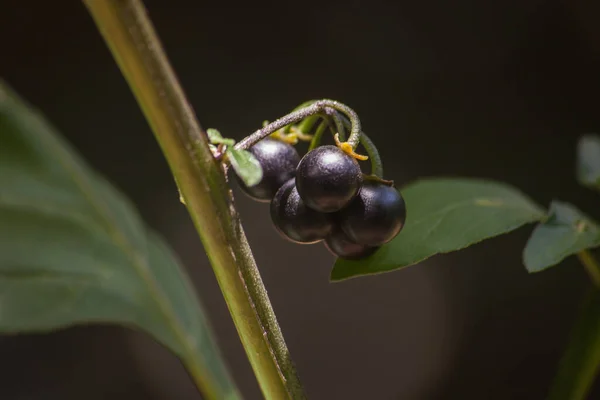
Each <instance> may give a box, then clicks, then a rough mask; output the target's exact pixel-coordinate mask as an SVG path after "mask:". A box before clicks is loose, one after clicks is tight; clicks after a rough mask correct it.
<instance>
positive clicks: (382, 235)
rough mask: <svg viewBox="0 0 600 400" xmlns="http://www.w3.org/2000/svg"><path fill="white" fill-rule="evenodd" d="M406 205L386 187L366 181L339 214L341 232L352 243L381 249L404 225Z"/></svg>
mask: <svg viewBox="0 0 600 400" xmlns="http://www.w3.org/2000/svg"><path fill="white" fill-rule="evenodd" d="M405 220H406V205H405V203H404V199H403V198H402V196H401V195H400V193H399V192H398V191H397V190H396V189H395V188H394V187H390V186H388V185H386V184H383V183H380V182H377V181H373V180H367V181H365V182H364V183H363V185H362V187H361V188H360V191H359V192H358V195H357V196H356V197H355V198H354V199H353V200H352V201H351V202H350V204H349V205H348V207H346V208H344V209H343V210H342V211H341V212H340V214H339V221H340V225H341V227H342V229H343V230H344V232H345V233H346V235H348V238H349V239H350V240H352V241H353V242H355V243H360V244H363V245H367V246H381V245H383V244H384V243H387V242H389V241H390V240H392V239H393V238H394V237H396V235H397V234H398V233H400V231H401V230H402V228H403V226H404V222H405Z"/></svg>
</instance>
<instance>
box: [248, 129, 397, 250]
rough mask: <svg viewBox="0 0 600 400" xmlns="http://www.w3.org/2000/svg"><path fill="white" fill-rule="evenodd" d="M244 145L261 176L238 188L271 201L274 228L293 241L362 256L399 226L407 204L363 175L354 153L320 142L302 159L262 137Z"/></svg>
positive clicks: (389, 237) (385, 186)
mask: <svg viewBox="0 0 600 400" xmlns="http://www.w3.org/2000/svg"><path fill="white" fill-rule="evenodd" d="M249 151H250V152H251V153H252V154H253V155H254V156H255V157H256V159H257V160H258V161H259V162H260V164H261V166H262V169H263V178H262V180H261V181H260V182H259V183H258V184H257V185H254V186H251V187H248V186H246V185H245V184H244V183H243V182H242V181H241V180H240V179H239V178H238V179H237V180H238V183H239V184H240V187H241V188H242V190H243V191H244V192H245V193H246V194H248V195H249V196H250V197H252V198H253V199H255V200H258V201H262V202H269V201H270V202H271V219H272V221H273V224H274V225H275V227H276V229H277V231H279V233H281V234H282V235H283V236H284V237H285V238H287V239H288V240H290V241H292V242H295V243H303V244H310V243H316V242H319V241H321V240H324V241H325V246H326V247H327V248H328V249H329V251H331V252H332V253H333V254H334V255H336V256H338V257H341V258H346V259H359V258H363V257H366V256H368V255H370V254H372V253H373V252H375V250H377V248H378V247H379V246H381V245H383V244H384V243H387V242H389V241H390V240H392V239H393V238H394V237H395V236H396V235H397V234H398V233H399V232H400V230H401V229H402V227H403V226H404V221H405V218H406V207H405V204H404V199H403V198H402V196H401V195H400V193H399V192H398V191H397V190H396V189H395V188H394V187H393V186H390V185H389V184H387V183H385V182H383V181H381V180H377V179H371V178H370V177H366V178H365V177H364V176H363V174H362V171H361V169H360V166H359V165H358V162H357V161H356V159H355V158H353V157H351V156H350V155H348V154H346V153H345V152H344V151H342V150H341V149H340V148H338V147H337V146H331V145H326V146H320V147H317V148H315V149H314V150H312V151H309V152H308V153H307V154H306V155H305V156H304V157H303V158H302V159H300V156H299V155H298V152H297V151H296V149H295V148H294V147H293V146H291V145H289V144H287V143H285V142H282V141H280V140H275V139H272V138H266V139H263V140H262V141H260V142H258V143H257V144H255V145H254V146H253V147H251V148H250V149H249Z"/></svg>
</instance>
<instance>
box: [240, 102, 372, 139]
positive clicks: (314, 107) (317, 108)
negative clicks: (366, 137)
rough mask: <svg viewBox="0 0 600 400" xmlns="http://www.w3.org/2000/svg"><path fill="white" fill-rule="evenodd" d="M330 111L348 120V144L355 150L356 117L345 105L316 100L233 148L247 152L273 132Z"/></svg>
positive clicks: (359, 129)
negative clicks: (340, 114)
mask: <svg viewBox="0 0 600 400" xmlns="http://www.w3.org/2000/svg"><path fill="white" fill-rule="evenodd" d="M331 109H333V110H337V111H340V112H341V113H343V114H345V115H346V116H347V117H348V119H349V120H350V122H351V125H352V127H351V132H350V137H349V138H348V143H350V145H351V146H352V148H353V149H355V148H356V147H357V146H358V143H359V141H360V131H361V127H360V119H359V118H358V115H357V114H356V113H355V112H354V110H352V109H351V108H350V107H348V106H347V105H345V104H342V103H340V102H338V101H335V100H328V99H324V100H317V101H315V102H314V103H312V104H310V105H309V106H307V107H304V108H300V109H298V110H295V111H292V112H291V113H289V114H287V115H285V116H283V117H281V118H279V119H277V120H275V121H273V122H271V123H270V124H267V125H266V126H263V127H262V128H261V129H259V130H257V131H256V132H254V133H252V134H251V135H249V136H247V137H245V138H244V139H242V140H240V141H239V142H238V143H237V144H236V145H235V148H236V149H244V150H247V149H249V148H250V147H252V146H254V145H255V144H256V143H258V142H259V141H261V140H262V139H264V138H265V137H267V136H269V135H271V134H272V133H274V132H275V131H277V130H279V129H281V128H284V127H286V126H288V125H290V124H294V123H296V122H299V121H302V120H303V119H304V118H307V117H310V116H311V115H315V114H319V113H321V112H325V113H327V114H328V115H330V114H331V113H332V111H331ZM340 126H341V125H340Z"/></svg>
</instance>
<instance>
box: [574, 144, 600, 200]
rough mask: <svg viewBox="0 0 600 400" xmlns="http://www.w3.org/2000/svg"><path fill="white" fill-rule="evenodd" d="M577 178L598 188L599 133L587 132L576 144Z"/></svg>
mask: <svg viewBox="0 0 600 400" xmlns="http://www.w3.org/2000/svg"><path fill="white" fill-rule="evenodd" d="M577 180H578V181H579V183H581V184H582V185H584V186H587V187H590V188H593V189H598V190H600V135H594V134H587V135H583V136H582V137H581V138H580V139H579V143H578V144H577Z"/></svg>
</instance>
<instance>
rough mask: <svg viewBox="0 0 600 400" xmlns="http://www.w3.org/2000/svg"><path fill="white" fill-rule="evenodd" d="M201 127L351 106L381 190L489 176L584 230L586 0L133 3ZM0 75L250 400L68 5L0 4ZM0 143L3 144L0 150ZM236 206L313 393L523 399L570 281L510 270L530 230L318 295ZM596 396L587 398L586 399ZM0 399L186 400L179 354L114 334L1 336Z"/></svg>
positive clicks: (191, 263) (246, 377)
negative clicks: (99, 180) (427, 179)
mask: <svg viewBox="0 0 600 400" xmlns="http://www.w3.org/2000/svg"><path fill="white" fill-rule="evenodd" d="M146 4H147V7H148V9H149V12H150V14H151V18H152V19H153V21H154V23H155V25H156V28H157V30H158V33H159V35H160V36H161V37H162V40H163V43H164V45H165V47H166V49H167V52H168V55H169V56H170V59H171V61H172V63H173V64H174V67H175V69H176V71H177V73H178V75H179V78H180V80H181V82H182V84H183V86H184V87H185V90H186V92H187V94H188V96H189V99H190V101H191V102H192V104H193V106H194V108H195V110H196V112H197V115H198V117H199V119H200V121H201V123H202V125H203V126H204V127H205V128H207V127H216V128H219V129H220V130H221V131H222V132H223V133H224V134H226V135H228V136H233V137H236V138H241V137H243V136H245V135H246V134H248V133H250V132H252V131H253V130H255V129H256V128H258V127H260V125H261V123H262V121H263V120H264V119H269V120H273V119H275V118H277V117H279V116H281V115H283V114H285V113H286V112H288V111H289V110H290V109H292V108H293V107H295V106H296V105H298V104H300V103H301V102H303V101H305V100H308V99H313V98H323V97H327V98H334V99H337V100H340V101H342V102H345V103H346V104H348V105H350V106H351V107H353V108H354V109H355V110H357V111H358V113H359V115H360V116H361V119H362V122H363V126H364V128H365V131H366V132H368V133H369V135H370V136H371V137H372V138H373V139H374V140H375V142H376V143H377V144H378V145H379V148H380V151H381V153H382V157H383V159H384V161H385V164H386V170H387V173H386V176H387V177H388V178H390V179H394V180H396V181H397V182H398V183H403V182H408V181H410V180H413V179H415V178H417V177H421V176H433V175H460V176H471V177H489V178H494V179H498V180H502V181H506V182H509V183H510V184H512V185H514V186H516V187H518V188H520V189H522V190H524V191H526V192H527V193H528V194H530V195H531V196H532V197H533V198H534V199H536V200H537V201H539V202H540V203H541V204H544V205H547V204H548V203H549V201H550V200H551V199H553V198H555V197H556V198H559V199H561V200H564V201H569V202H573V203H575V204H577V205H578V206H579V207H580V208H582V209H584V210H586V211H587V212H589V214H591V215H592V216H595V217H600V212H599V211H598V204H599V199H598V197H597V195H596V194H594V193H592V192H591V191H588V190H586V189H583V188H580V187H579V186H578V185H577V183H576V182H575V180H574V158H575V153H574V150H575V144H576V141H577V139H578V137H579V135H581V134H582V133H585V132H589V131H599V130H600V115H599V113H598V110H599V109H600V105H599V103H598V98H599V97H600V73H599V72H598V71H600V25H598V24H597V21H598V18H599V17H600V3H598V2H596V1H591V0H590V1H585V0H504V1H493V2H492V1H487V2H483V1H479V0H457V1H452V2H450V1H445V0H429V1H409V0H398V1H377V0H370V1H366V0H350V1H342V0H329V1H317V0H305V1H304V2H302V3H298V2H289V1H264V0H255V1H252V2H243V3H242V2H240V3H239V4H237V3H232V2H204V1H196V0H171V1H168V2H167V1H158V0H147V1H146ZM0 44H1V46H0V51H1V53H0V54H1V55H0V76H2V77H3V78H4V79H6V80H7V81H8V83H9V84H10V85H12V86H13V88H14V89H16V90H17V91H18V92H19V93H20V94H21V95H23V96H24V97H25V98H26V99H28V100H29V101H30V102H32V103H33V104H35V105H36V106H38V107H39V108H41V109H42V110H43V112H44V113H45V114H46V115H47V116H48V117H49V118H50V119H51V121H52V122H53V123H54V124H55V125H56V126H57V127H58V128H59V129H60V131H62V133H63V134H64V135H65V136H66V137H67V138H68V139H69V140H70V141H71V142H72V143H73V144H74V145H75V146H76V147H77V148H78V149H79V150H80V151H81V153H83V155H84V156H85V157H86V158H87V159H88V160H89V162H90V163H91V164H92V165H93V166H94V167H95V168H97V169H98V170H99V171H101V172H102V173H103V174H105V175H106V176H107V177H108V178H109V179H110V180H111V181H112V182H114V183H115V185H117V186H118V187H119V188H120V189H121V190H123V191H124V192H125V193H126V194H127V195H128V196H129V197H130V198H131V199H132V200H133V201H134V202H135V203H136V204H137V205H138V207H139V209H140V211H141V213H142V214H143V216H144V217H145V219H146V221H147V222H148V223H149V224H150V225H151V226H153V227H155V228H156V229H157V230H159V231H160V232H161V233H162V234H163V235H165V236H166V238H167V240H168V241H169V243H170V244H171V245H172V246H173V247H174V248H175V250H176V251H177V253H178V254H179V255H180V256H181V258H182V260H183V262H184V264H185V266H186V267H187V268H188V270H189V272H190V274H191V276H192V278H193V280H194V283H195V285H196V287H197V288H198V291H199V293H200V296H201V298H202V300H203V303H204V304H205V306H206V309H207V313H208V315H209V317H210V320H211V321H212V323H213V325H214V329H215V332H216V336H217V337H218V341H219V343H220V345H221V346H222V349H223V352H224V354H225V356H226V359H227V361H228V364H229V365H230V366H231V369H232V371H233V375H234V377H235V379H236V381H237V383H238V384H239V386H240V388H241V389H242V390H243V392H244V393H245V394H246V397H247V398H248V399H259V398H260V392H259V390H258V386H257V384H256V382H255V379H254V377H253V374H252V371H251V369H250V367H249V364H248V362H247V361H246V358H245V355H244V352H243V349H242V347H241V345H240V342H239V340H238V337H237V333H236V331H235V329H234V326H233V324H232V322H231V319H230V317H229V314H228V312H227V309H226V306H225V303H224V301H223V299H222V297H221V294H220V291H219V288H218V286H217V283H216V280H215V278H214V275H213V273H212V270H211V268H210V266H209V264H208V262H207V258H206V255H205V253H204V250H203V248H202V246H201V244H200V242H199V239H198V237H197V235H196V233H195V231H194V229H193V227H192V224H191V223H190V221H189V218H188V215H187V213H186V211H185V209H184V207H182V206H181V205H180V203H179V200H178V195H177V192H176V189H175V186H174V184H173V181H172V178H171V177H170V174H169V170H168V167H167V165H166V163H165V161H164V159H163V157H162V154H161V152H160V150H159V148H158V145H157V144H156V142H155V140H154V138H153V136H152V134H151V132H150V130H149V128H148V126H147V125H146V122H145V120H144V118H143V116H142V114H141V113H140V111H139V109H138V107H137V105H136V103H135V101H134V99H133V96H132V94H131V93H130V91H129V89H128V87H127V85H126V83H125V81H124V80H123V78H122V76H121V75H120V73H119V71H118V69H117V67H116V65H115V63H114V61H113V59H112V58H111V56H110V54H109V52H108V50H107V48H106V47H105V45H104V43H103V41H102V40H101V38H100V36H99V34H98V32H97V31H96V28H95V26H94V24H93V22H92V20H91V18H90V17H89V15H88V14H87V12H86V10H85V8H84V6H83V5H82V4H81V3H80V2H77V1H68V2H67V1H52V2H50V1H43V0H37V1H34V0H31V1H27V2H22V1H17V0H3V1H2V2H0ZM0 145H1V144H0ZM236 195H237V196H236V197H237V201H238V204H239V207H240V211H241V214H242V218H243V222H244V226H245V228H246V231H247V234H248V237H249V240H250V243H251V245H252V246H253V249H254V251H255V256H256V258H257V261H258V264H259V265H260V268H261V271H262V274H263V278H264V281H265V284H266V286H267V288H268V290H269V293H270V296H271V300H272V302H273V305H274V308H275V311H276V312H277V315H278V317H279V321H280V323H281V327H282V329H283V332H284V334H285V337H286V340H287V343H288V345H289V347H290V350H291V352H292V355H293V357H294V359H295V361H296V363H297V366H298V369H299V373H300V375H301V378H302V380H303V382H304V384H305V386H306V390H307V391H308V394H309V397H310V398H311V399H315V400H317V399H382V400H392V399H411V400H412V399H417V400H418V399H440V400H442V399H527V400H536V399H540V400H541V399H543V398H544V397H545V395H546V393H547V388H548V386H549V384H550V382H551V380H552V378H553V375H554V373H555V370H556V365H557V362H558V360H559V358H560V356H561V353H562V351H563V348H564V346H565V344H566V340H567V338H568V333H569V329H570V326H571V324H572V322H573V320H574V318H575V314H576V312H577V308H578V305H579V303H580V301H581V299H582V298H583V295H584V293H585V291H586V289H587V288H588V287H589V280H588V279H587V276H586V275H585V273H584V272H583V271H582V268H581V267H580V266H579V265H578V263H577V261H576V260H575V259H574V258H570V259H568V260H567V261H566V262H564V263H562V264H561V265H560V266H559V267H556V268H554V269H551V270H548V271H547V272H543V273H539V274H535V275H528V274H527V273H526V271H525V269H524V267H523V266H522V263H521V259H520V257H521V251H522V248H523V246H524V244H525V241H526V240H527V237H528V235H529V233H530V231H531V229H532V227H530V226H529V227H526V228H523V229H520V230H519V231H517V232H515V233H512V234H510V235H507V236H503V237H499V238H496V239H493V240H489V241H486V242H484V243H481V244H478V245H476V246H473V247H472V248H470V249H468V250H465V251H461V252H458V253H452V254H449V255H444V256H437V257H434V258H432V259H430V260H428V261H426V262H424V263H422V264H421V265H419V266H415V267H411V268H407V269H405V270H402V271H397V272H393V273H389V274H386V275H381V276H374V277H367V278H362V279H354V280H350V281H346V282H343V283H337V284H331V283H329V282H328V276H329V272H330V267H331V265H332V261H333V258H332V256H330V255H329V254H328V253H327V251H326V250H325V249H324V248H323V246H321V245H313V246H305V247H302V246H297V245H293V244H290V243H287V242H285V241H284V240H283V239H281V238H280V237H278V236H277V234H276V233H275V231H274V230H273V229H272V228H271V226H270V222H269V216H268V207H267V206H265V205H261V204H256V203H253V202H251V201H249V200H247V199H246V198H245V197H243V196H241V195H240V193H239V191H237V190H236ZM599 389H600V387H598V385H597V387H596V393H595V394H592V396H591V397H590V398H600V390H599ZM0 398H2V399H10V400H21V399H23V400H24V399H27V400H29V399H31V400H37V399H65V400H70V399H88V400H95V399H127V400H133V399H199V398H200V397H199V395H198V394H197V393H196V391H195V389H194V386H193V385H192V383H191V381H190V380H189V379H188V376H187V374H186V372H185V370H184V369H183V368H182V367H181V365H180V364H179V362H178V360H177V359H176V358H175V357H173V356H172V355H170V353H168V352H167V351H166V350H164V349H163V348H161V347H160V346H159V345H157V344H155V343H154V342H153V341H152V340H151V339H150V338H148V337H147V336H145V335H143V334H140V333H134V332H131V331H128V330H125V329H121V328H118V327H80V328H73V329H68V330H64V331H61V332H56V333H54V334H50V335H22V336H17V337H0Z"/></svg>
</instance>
